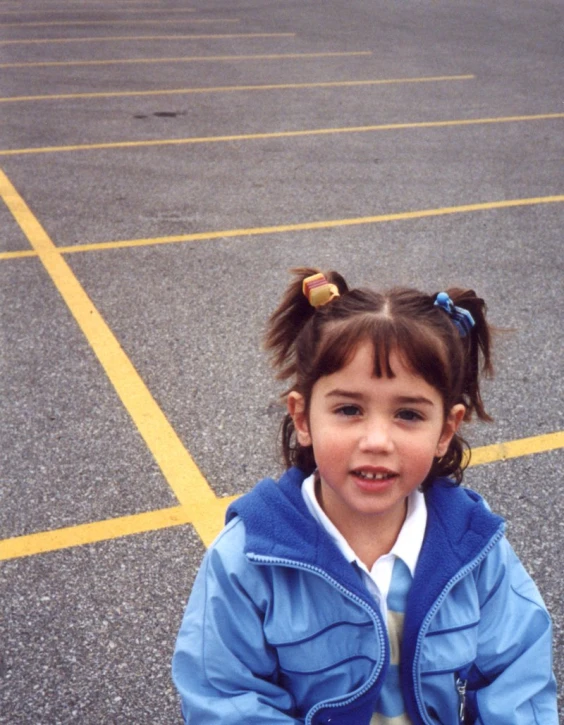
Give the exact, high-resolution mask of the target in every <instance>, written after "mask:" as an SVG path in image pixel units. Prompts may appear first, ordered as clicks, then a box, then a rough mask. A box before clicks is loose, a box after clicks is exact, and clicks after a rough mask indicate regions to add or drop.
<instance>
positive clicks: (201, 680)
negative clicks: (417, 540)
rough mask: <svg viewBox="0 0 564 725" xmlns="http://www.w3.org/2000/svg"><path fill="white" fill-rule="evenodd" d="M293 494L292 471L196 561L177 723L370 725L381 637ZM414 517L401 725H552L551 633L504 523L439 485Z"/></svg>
mask: <svg viewBox="0 0 564 725" xmlns="http://www.w3.org/2000/svg"><path fill="white" fill-rule="evenodd" d="M303 478H304V476H303V474H302V473H301V472H300V471H299V470H297V469H290V470H289V471H287V472H286V474H285V475H284V476H283V477H282V478H281V479H280V481H279V482H278V483H276V482H275V481H273V480H271V479H265V480H263V481H261V482H260V483H259V484H258V485H257V486H256V487H255V488H254V489H253V490H252V491H251V492H250V493H248V494H247V495H245V496H243V497H242V498H240V499H238V500H237V501H236V502H235V503H234V504H232V505H231V507H230V508H229V510H228V512H227V521H228V524H227V526H226V528H225V529H224V531H223V532H222V533H221V534H220V536H219V537H218V538H217V539H216V541H215V542H214V544H213V545H212V546H211V547H210V549H209V551H208V552H207V554H206V556H205V559H204V562H203V564H202V567H201V569H200V571H199V573H198V576H197V578H196V581H195V584H194V588H193V591H192V594H191V597H190V601H189V604H188V607H187V609H186V613H185V615H184V620H183V622H182V626H181V629H180V633H179V635H178V640H177V644H176V651H175V654H174V659H173V678H174V681H175V684H176V687H177V689H178V691H179V693H180V697H181V703H182V713H183V716H184V720H185V722H186V723H190V724H194V725H235V724H239V725H267V724H268V725H271V724H272V725H274V724H275V723H279V724H280V725H283V724H284V725H289V723H306V725H321V724H322V723H330V724H331V725H368V723H369V722H370V718H371V715H372V713H373V711H374V703H375V701H376V700H377V697H378V693H379V690H380V688H381V686H382V682H383V677H384V673H385V671H386V668H387V667H388V662H389V646H388V638H387V635H386V630H385V627H384V623H383V621H382V618H381V615H380V613H379V610H378V608H377V606H376V604H375V602H374V600H373V599H372V598H371V596H370V594H369V593H368V591H367V590H366V588H365V587H364V585H363V583H362V579H361V577H360V576H359V574H358V573H357V571H356V570H355V568H354V566H351V565H350V564H349V563H348V562H347V561H346V560H345V559H344V557H343V556H342V554H341V553H340V552H339V551H338V549H337V548H336V547H335V545H334V543H333V542H332V541H331V539H330V538H329V536H328V535H327V534H326V532H325V531H324V530H323V529H322V528H321V527H320V526H319V525H318V524H317V522H316V521H315V520H314V519H313V518H312V517H311V515H310V513H309V512H308V510H307V507H306V505H305V503H304V501H303V498H302V494H301V484H302V482H303ZM426 502H427V509H428V523H427V530H426V534H425V540H424V543H423V547H422V550H421V554H420V558H419V561H418V564H417V569H416V572H415V577H414V580H413V585H412V588H411V591H410V595H409V598H408V602H407V610H406V615H405V623H404V634H403V644H402V652H401V674H400V676H401V687H402V690H403V695H404V699H405V704H406V709H407V712H408V714H409V717H410V718H411V721H412V723H413V724H414V725H422V724H425V725H431V724H434V725H437V724H438V723H440V724H441V725H451V724H452V725H454V724H455V723H459V722H466V723H479V724H486V725H533V724H536V725H557V723H558V716H557V710H556V685H555V681H554V677H553V675H552V663H551V623H550V619H549V616H548V614H547V612H546V609H545V607H544V604H543V602H542V599H541V597H540V595H539V593H538V591H537V589H536V587H535V585H534V583H533V582H532V580H531V579H530V577H529V576H528V574H527V573H526V572H525V570H524V568H523V567H522V565H521V563H520V562H519V560H518V559H517V557H516V556H515V554H514V552H513V550H512V549H511V547H510V545H509V543H508V542H507V540H506V538H505V537H504V534H503V531H504V524H503V520H502V519H501V518H499V517H498V516H496V515H494V514H492V513H491V512H490V511H489V510H488V508H487V507H486V506H485V504H484V503H483V502H482V500H481V498H480V497H479V496H478V494H476V493H474V492H473V491H470V490H468V489H462V488H456V487H453V486H452V484H450V482H449V481H447V480H445V479H443V480H438V481H436V482H435V484H434V485H433V486H432V487H431V488H430V490H429V491H428V492H427V493H426ZM461 706H462V707H463V710H464V711H465V713H466V714H465V719H461V717H460V710H461Z"/></svg>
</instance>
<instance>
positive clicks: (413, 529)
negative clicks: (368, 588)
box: [302, 473, 427, 577]
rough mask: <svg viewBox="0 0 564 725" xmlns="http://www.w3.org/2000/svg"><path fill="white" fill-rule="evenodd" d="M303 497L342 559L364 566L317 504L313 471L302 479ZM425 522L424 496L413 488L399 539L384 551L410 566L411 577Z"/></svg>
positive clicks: (421, 542)
mask: <svg viewBox="0 0 564 725" xmlns="http://www.w3.org/2000/svg"><path fill="white" fill-rule="evenodd" d="M302 496H303V498H304V501H305V503H306V506H307V507H308V509H309V512H310V513H311V515H312V516H313V518H314V519H315V520H316V521H317V522H318V524H319V525H320V526H321V527H322V528H324V529H325V531H326V532H327V533H328V534H329V536H330V537H331V539H332V540H333V541H334V543H335V544H336V546H337V548H338V549H339V550H340V551H341V553H342V554H343V556H344V557H345V559H346V560H347V561H349V562H351V563H353V562H357V563H358V564H359V565H362V567H363V568H365V567H364V565H363V564H362V562H361V561H359V559H358V557H357V555H356V554H355V553H354V551H353V550H352V548H351V547H350V545H349V543H348V541H347V540H346V539H345V537H344V536H343V535H342V534H341V532H340V531H339V529H338V528H337V527H336V526H335V524H334V523H333V522H332V521H331V520H330V519H329V517H328V516H327V514H326V513H325V511H323V509H322V508H321V506H320V505H319V501H318V500H317V497H316V495H315V473H312V475H311V476H309V477H308V478H306V479H305V481H304V482H303V484H302ZM426 525H427V506H426V504H425V496H424V495H423V494H422V493H421V491H412V493H410V495H409V496H408V497H407V515H406V517H405V521H404V522H403V525H402V527H401V529H400V532H399V534H398V538H397V539H396V542H395V544H394V545H393V547H392V549H391V551H390V552H389V554H386V556H389V555H390V554H393V555H394V556H397V557H398V558H400V559H401V560H402V561H403V562H404V564H405V565H406V566H407V568H408V569H409V571H410V573H411V576H412V577H413V576H414V575H415V567H416V566H417V560H418V559H419V553H420V552H421V547H422V545H423V538H424V537H425V527H426Z"/></svg>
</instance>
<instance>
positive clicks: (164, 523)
mask: <svg viewBox="0 0 564 725" xmlns="http://www.w3.org/2000/svg"><path fill="white" fill-rule="evenodd" d="M187 523H190V519H189V516H188V515H187V512H186V510H185V509H184V508H183V507H182V506H175V507H173V508H169V509H162V510H160V511H149V512H147V513H143V514H134V515H132V516H121V517H119V518H115V519H108V520H106V521H94V522H92V523H88V524H79V525H78V526H68V527H65V528H63V529H55V530H54V531H40V532H38V533H36V534H28V535H27V536H15V537H13V538H11V539H3V540H2V541H0V560H6V559H16V558H18V557H22V556H31V555H33V554H43V553H45V552H47V551H56V550H58V549H67V548H70V547H73V546H82V545H84V544H94V543H96V542H98V541H109V540H111V539H117V538H120V537H122V536H130V535H132V534H141V533H145V532H149V531H158V530H159V529H165V528H169V527H171V526H180V525H181V524H187Z"/></svg>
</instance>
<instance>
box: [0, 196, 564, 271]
mask: <svg viewBox="0 0 564 725" xmlns="http://www.w3.org/2000/svg"><path fill="white" fill-rule="evenodd" d="M562 202H564V194H562V195H560V196H540V197H532V198H529V199H505V200H503V201H488V202H483V203H479V204H465V205H463V206H447V207H442V208H439V209H419V210H416V211H404V212H396V213H391V214H379V215H377V216H366V217H356V218H352V219H328V220H325V221H317V222H303V223H298V224H282V225H279V226H270V227H251V228H249V229H224V230H222V231H218V232H195V233H193V234H180V235H175V236H169V237H148V238H145V239H123V240H118V241H110V242H92V243H90V244H77V245H73V246H60V247H57V251H58V252H59V253H60V254H82V253H85V252H100V251H107V250H112V249H129V248H132V247H149V246H153V245H155V246H158V245H161V244H181V243H185V242H201V241H210V240H214V239H227V238H233V237H252V236H262V235H266V234H284V233H287V232H303V231H311V230H316V229H332V228H337V227H348V226H360V225H363V224H381V223H385V222H396V221H405V220H408V219H423V218H430V217H439V216H448V215H450V214H467V213H471V212H479V211H492V210H494V209H511V208H514V207H525V206H536V205H540V204H558V203H562ZM36 254H37V253H36V252H33V251H27V250H26V251H23V252H1V253H0V261H2V260H6V259H19V258H23V257H31V256H36Z"/></svg>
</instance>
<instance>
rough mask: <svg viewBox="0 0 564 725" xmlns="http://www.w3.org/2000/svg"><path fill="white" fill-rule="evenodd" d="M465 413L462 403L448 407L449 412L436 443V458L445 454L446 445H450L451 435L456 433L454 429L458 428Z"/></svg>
mask: <svg viewBox="0 0 564 725" xmlns="http://www.w3.org/2000/svg"><path fill="white" fill-rule="evenodd" d="M465 413H466V406H465V405H463V404H462V403H458V404H457V405H453V406H452V408H451V409H450V412H449V414H448V415H447V417H446V420H445V423H444V425H443V431H442V433H441V437H440V438H439V442H438V444H437V452H436V456H437V458H442V457H443V456H444V455H445V453H446V452H447V451H448V447H449V445H450V442H451V440H452V437H453V435H454V434H455V433H456V431H457V430H458V429H459V427H460V424H461V423H462V421H463V420H464V414H465Z"/></svg>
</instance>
